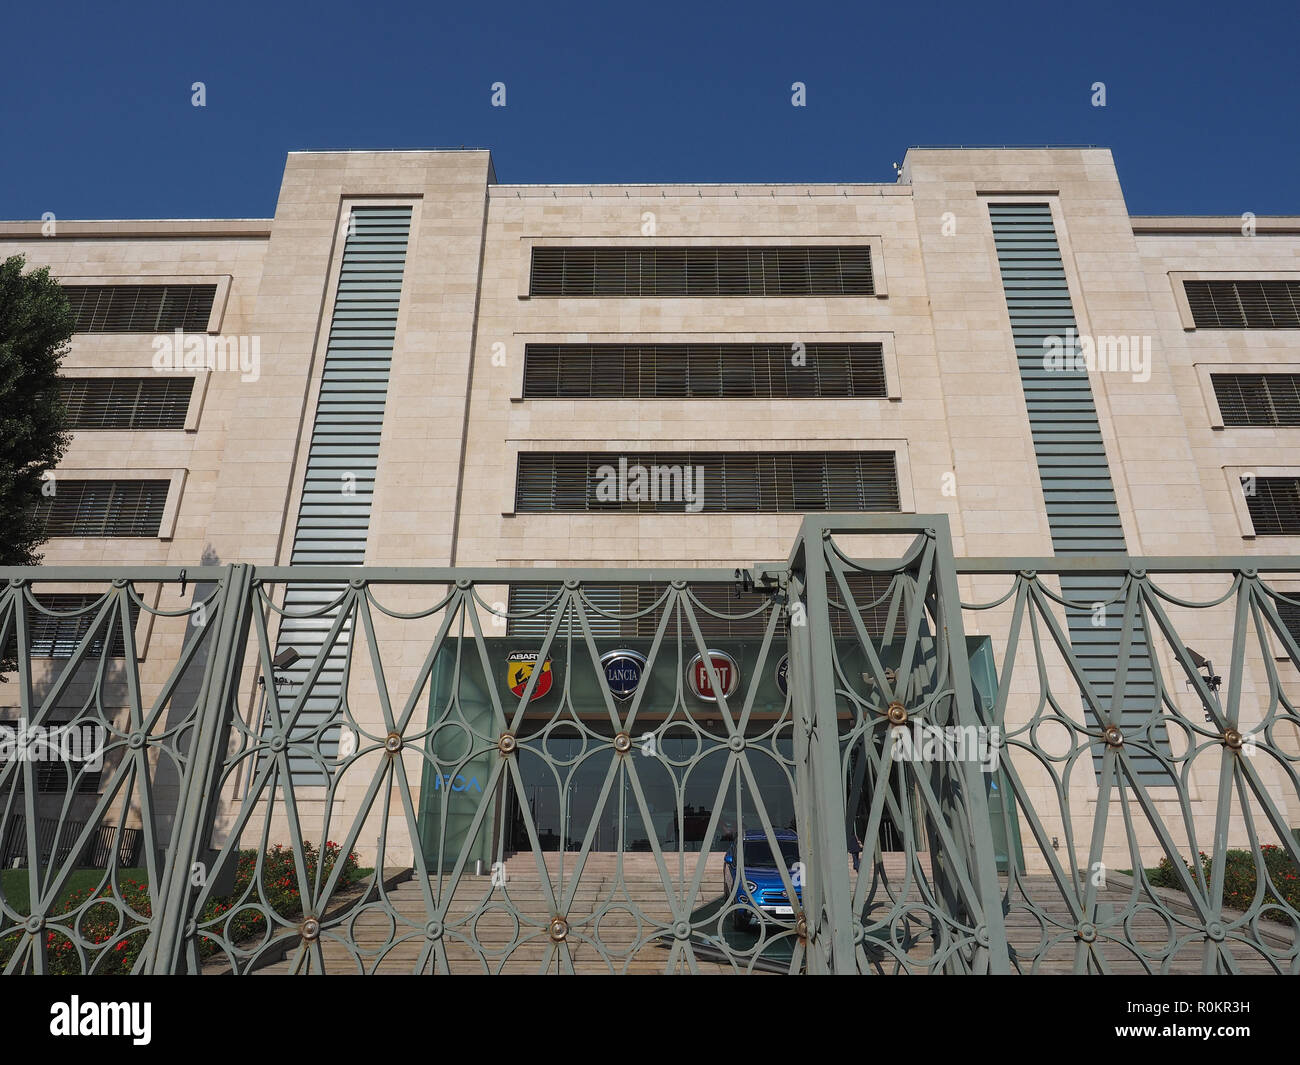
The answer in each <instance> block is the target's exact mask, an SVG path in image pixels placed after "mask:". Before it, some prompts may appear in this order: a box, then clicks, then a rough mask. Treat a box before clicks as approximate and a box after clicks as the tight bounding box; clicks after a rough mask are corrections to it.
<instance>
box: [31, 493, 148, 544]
mask: <svg viewBox="0 0 1300 1065" xmlns="http://www.w3.org/2000/svg"><path fill="white" fill-rule="evenodd" d="M54 484H55V494H54V495H53V496H44V497H42V498H41V501H40V503H38V504H37V510H36V516H37V521H38V523H40V525H41V526H42V527H43V528H44V530H45V535H46V536H93V537H106V536H157V535H158V530H159V528H161V526H162V515H163V507H164V506H166V504H167V489H168V488H169V487H170V485H171V482H170V481H165V480H158V481H72V480H62V479H60V480H57V481H55V482H54Z"/></svg>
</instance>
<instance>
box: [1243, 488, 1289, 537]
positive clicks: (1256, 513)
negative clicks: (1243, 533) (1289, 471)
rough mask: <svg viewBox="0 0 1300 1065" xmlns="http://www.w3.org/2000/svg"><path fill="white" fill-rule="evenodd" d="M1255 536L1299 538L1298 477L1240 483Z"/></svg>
mask: <svg viewBox="0 0 1300 1065" xmlns="http://www.w3.org/2000/svg"><path fill="white" fill-rule="evenodd" d="M1242 489H1243V491H1244V492H1245V493H1246V506H1247V507H1249V508H1250V520H1251V524H1253V525H1254V527H1255V535H1256V536H1300V477H1256V478H1255V479H1254V481H1253V482H1252V481H1250V480H1243V481H1242Z"/></svg>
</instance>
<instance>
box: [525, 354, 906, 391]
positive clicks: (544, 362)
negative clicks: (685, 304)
mask: <svg viewBox="0 0 1300 1065" xmlns="http://www.w3.org/2000/svg"><path fill="white" fill-rule="evenodd" d="M885 395H886V387H885V363H884V356H883V354H882V350H881V345H880V344H806V345H803V347H802V349H800V350H796V349H794V348H793V347H792V346H791V345H789V344H528V345H527V346H526V347H525V348H524V398H525V399H569V398H573V399H699V398H719V397H721V398H735V399H768V398H775V399H784V398H790V397H799V396H811V397H869V398H877V399H880V398H884V396H885Z"/></svg>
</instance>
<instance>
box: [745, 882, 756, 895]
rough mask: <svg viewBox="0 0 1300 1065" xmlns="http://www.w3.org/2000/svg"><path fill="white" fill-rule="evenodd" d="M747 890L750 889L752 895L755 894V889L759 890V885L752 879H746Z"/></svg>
mask: <svg viewBox="0 0 1300 1065" xmlns="http://www.w3.org/2000/svg"><path fill="white" fill-rule="evenodd" d="M745 890H746V891H748V892H749V893H750V894H751V895H752V894H754V892H755V891H757V890H758V885H757V884H755V883H754V881H752V880H746V881H745Z"/></svg>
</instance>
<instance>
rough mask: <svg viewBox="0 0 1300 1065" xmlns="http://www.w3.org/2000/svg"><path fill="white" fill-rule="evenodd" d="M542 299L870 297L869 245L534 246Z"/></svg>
mask: <svg viewBox="0 0 1300 1065" xmlns="http://www.w3.org/2000/svg"><path fill="white" fill-rule="evenodd" d="M528 291H529V293H530V294H531V295H534V296H870V295H873V294H874V292H875V289H874V286H873V283H872V275H871V249H870V248H869V247H867V246H866V245H845V246H842V247H837V246H833V245H813V246H809V247H764V248H741V247H727V248H568V247H565V248H545V247H543V248H534V249H533V260H532V272H531V274H530V277H529V286H528Z"/></svg>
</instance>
